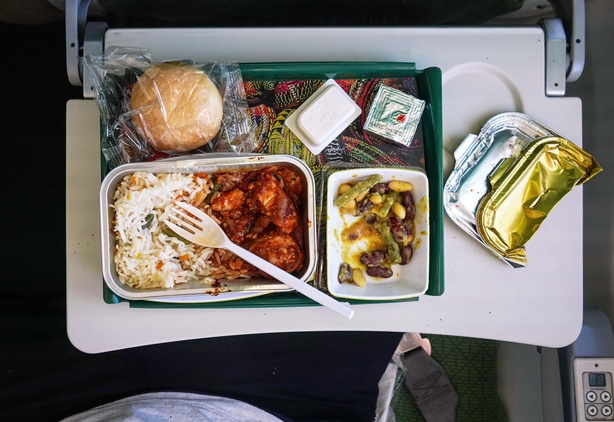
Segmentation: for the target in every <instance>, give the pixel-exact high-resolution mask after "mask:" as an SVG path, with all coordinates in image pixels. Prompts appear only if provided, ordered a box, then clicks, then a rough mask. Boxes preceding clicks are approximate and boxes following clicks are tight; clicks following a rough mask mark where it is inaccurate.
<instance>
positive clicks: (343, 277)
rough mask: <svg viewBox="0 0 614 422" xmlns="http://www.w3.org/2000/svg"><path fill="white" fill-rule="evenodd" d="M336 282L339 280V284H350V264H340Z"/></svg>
mask: <svg viewBox="0 0 614 422" xmlns="http://www.w3.org/2000/svg"><path fill="white" fill-rule="evenodd" d="M337 280H339V283H341V284H343V283H350V282H351V281H352V268H351V267H350V264H346V263H345V262H344V263H343V264H341V268H340V269H339V275H338V276H337Z"/></svg>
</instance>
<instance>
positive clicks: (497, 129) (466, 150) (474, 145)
mask: <svg viewBox="0 0 614 422" xmlns="http://www.w3.org/2000/svg"><path fill="white" fill-rule="evenodd" d="M544 136H560V135H558V134H557V133H556V132H554V131H553V130H552V129H550V128H548V127H547V126H545V125H543V124H542V123H540V122H538V121H536V120H535V119H533V118H532V117H530V116H527V115H526V114H522V113H501V114H498V115H496V116H494V117H492V118H491V119H490V120H488V121H487V122H486V124H484V126H483V127H482V129H481V130H480V133H479V134H478V135H473V134H470V135H468V136H467V138H465V140H464V141H463V142H462V143H461V144H460V145H459V147H458V148H457V149H456V151H454V158H455V160H456V163H455V165H454V171H452V174H450V177H449V178H448V180H447V181H446V184H445V186H444V191H443V196H444V208H445V210H446V213H447V214H448V216H449V217H450V218H451V219H452V220H453V221H454V222H455V223H456V224H457V225H458V226H459V227H460V228H461V229H463V230H464V231H465V232H467V233H468V234H469V235H471V237H473V238H474V239H476V240H477V241H478V242H480V243H481V244H482V245H484V246H485V247H486V248H488V249H490V250H491V251H492V252H493V253H495V254H497V255H498V253H497V252H496V250H494V249H492V248H491V247H490V246H489V245H488V244H486V243H485V242H484V241H483V240H482V238H481V237H480V235H479V233H478V230H477V227H476V212H477V210H478V205H479V204H480V202H481V201H482V198H483V197H484V195H486V193H487V192H488V191H489V190H490V185H489V182H488V175H489V174H490V173H491V172H492V170H493V168H495V167H497V166H498V165H499V163H500V162H501V161H502V160H505V159H507V158H512V157H518V156H519V155H520V153H521V152H522V150H523V148H524V147H525V146H527V145H528V144H529V143H530V142H532V141H533V140H535V139H537V138H542V137H544ZM498 256H499V255H498ZM503 260H504V261H505V262H506V263H508V264H509V265H511V266H512V267H523V266H525V264H521V263H519V262H515V261H513V260H508V259H506V258H503Z"/></svg>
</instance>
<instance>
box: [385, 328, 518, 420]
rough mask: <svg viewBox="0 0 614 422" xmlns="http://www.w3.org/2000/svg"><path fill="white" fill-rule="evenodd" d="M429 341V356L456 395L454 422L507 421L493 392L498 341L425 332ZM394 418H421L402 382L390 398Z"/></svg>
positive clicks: (495, 390) (495, 379) (495, 380)
mask: <svg viewBox="0 0 614 422" xmlns="http://www.w3.org/2000/svg"><path fill="white" fill-rule="evenodd" d="M424 337H426V338H428V339H429V340H430V341H431V345H432V349H433V354H432V356H433V358H434V359H435V360H436V361H437V362H439V364H440V365H441V366H442V367H443V369H444V370H445V371H446V375H447V376H448V378H449V379H450V381H451V382H452V385H454V388H455V389H456V393H457V394H458V397H459V402H458V409H457V413H456V421H457V422H482V421H483V422H507V415H506V413H505V408H504V407H503V403H502V402H501V400H500V399H499V395H498V392H497V351H498V348H499V343H498V342H496V341H491V340H480V339H473V338H466V337H452V336H436V335H425V336H424ZM393 409H394V414H395V416H396V420H397V421H398V422H425V419H424V418H423V417H422V415H421V414H420V411H419V410H418V407H417V406H416V403H415V401H414V399H413V397H412V396H411V394H410V393H409V391H408V390H407V388H405V385H400V386H399V388H398V389H397V392H396V395H395V397H394V399H393Z"/></svg>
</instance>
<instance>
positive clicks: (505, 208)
mask: <svg viewBox="0 0 614 422" xmlns="http://www.w3.org/2000/svg"><path fill="white" fill-rule="evenodd" d="M600 171H601V167H600V166H599V164H598V163H597V161H595V159H594V158H593V157H592V156H591V155H589V154H588V153H586V152H585V151H583V150H582V149H580V148H579V147H578V146H576V145H574V144H573V143H572V142H570V141H568V140H567V139H564V138H560V137H545V138H540V139H537V140H535V141H533V142H531V143H530V144H529V145H527V146H526V147H525V149H524V150H523V151H522V154H521V155H520V157H518V158H508V159H506V160H504V161H502V162H501V164H500V165H499V166H498V167H497V168H496V169H495V170H494V171H493V172H492V173H491V174H490V176H489V180H490V184H491V187H492V190H491V191H490V192H489V193H487V194H486V195H485V196H484V198H483V199H482V202H481V203H480V205H479V206H478V210H477V229H478V233H479V234H480V237H481V238H482V239H483V240H484V242H486V244H487V245H489V246H490V247H491V248H492V249H494V250H495V251H496V252H497V253H498V254H499V255H500V256H502V257H505V258H506V259H508V260H510V261H513V262H517V263H519V264H524V265H526V262H527V261H526V252H525V249H524V245H525V244H526V243H527V242H528V241H529V239H531V237H533V235H534V234H535V233H536V232H537V229H539V226H540V225H541V223H542V222H543V221H544V219H545V218H546V217H547V216H548V214H550V212H551V211H552V210H553V209H554V207H556V205H557V204H558V203H559V202H560V201H561V200H562V199H563V197H564V196H565V195H567V194H568V193H569V192H570V191H571V189H572V188H573V187H574V186H576V185H580V184H582V183H584V182H586V181H588V180H589V179H591V178H592V177H593V176H595V175H596V174H597V173H599V172H600Z"/></svg>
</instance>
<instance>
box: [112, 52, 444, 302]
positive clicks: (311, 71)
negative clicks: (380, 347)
mask: <svg viewBox="0 0 614 422" xmlns="http://www.w3.org/2000/svg"><path fill="white" fill-rule="evenodd" d="M241 71H242V74H243V79H244V80H246V81H280V80H299V79H328V78H334V79H368V78H395V77H415V78H416V81H417V83H418V90H419V92H420V97H421V99H423V100H424V101H425V102H426V107H425V109H424V113H423V115H422V130H423V141H424V157H425V170H426V174H427V176H428V178H429V196H430V198H429V199H430V210H429V212H430V268H429V288H428V290H427V292H426V294H427V295H430V296H440V295H442V294H443V293H444V244H443V196H442V192H443V136H442V125H443V121H442V92H441V70H440V69H439V68H436V67H430V68H427V69H424V70H418V69H416V67H415V64H413V63H398V62H326V63H249V64H241ZM101 160H102V168H103V177H104V176H105V175H106V173H107V171H106V163H105V161H104V157H102V154H101ZM103 299H104V301H105V302H106V303H109V304H113V303H120V302H130V306H131V307H135V308H277V307H298V306H319V305H318V304H317V303H315V302H313V301H312V300H310V299H308V298H305V297H303V296H301V295H299V294H297V293H295V292H287V293H273V294H269V295H265V296H259V297H254V298H249V299H242V300H236V301H229V302H212V303H198V304H186V303H158V302H149V301H144V300H141V301H129V300H126V299H122V298H121V297H119V296H117V295H115V294H114V293H113V292H112V291H111V290H110V289H109V288H108V287H107V286H106V284H105V283H104V281H103ZM412 300H418V299H417V298H415V299H410V301H412ZM404 301H407V300H404ZM349 302H350V303H352V304H368V303H387V302H391V301H382V302H374V301H352V300H350V301H349ZM395 302H396V301H395Z"/></svg>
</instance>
